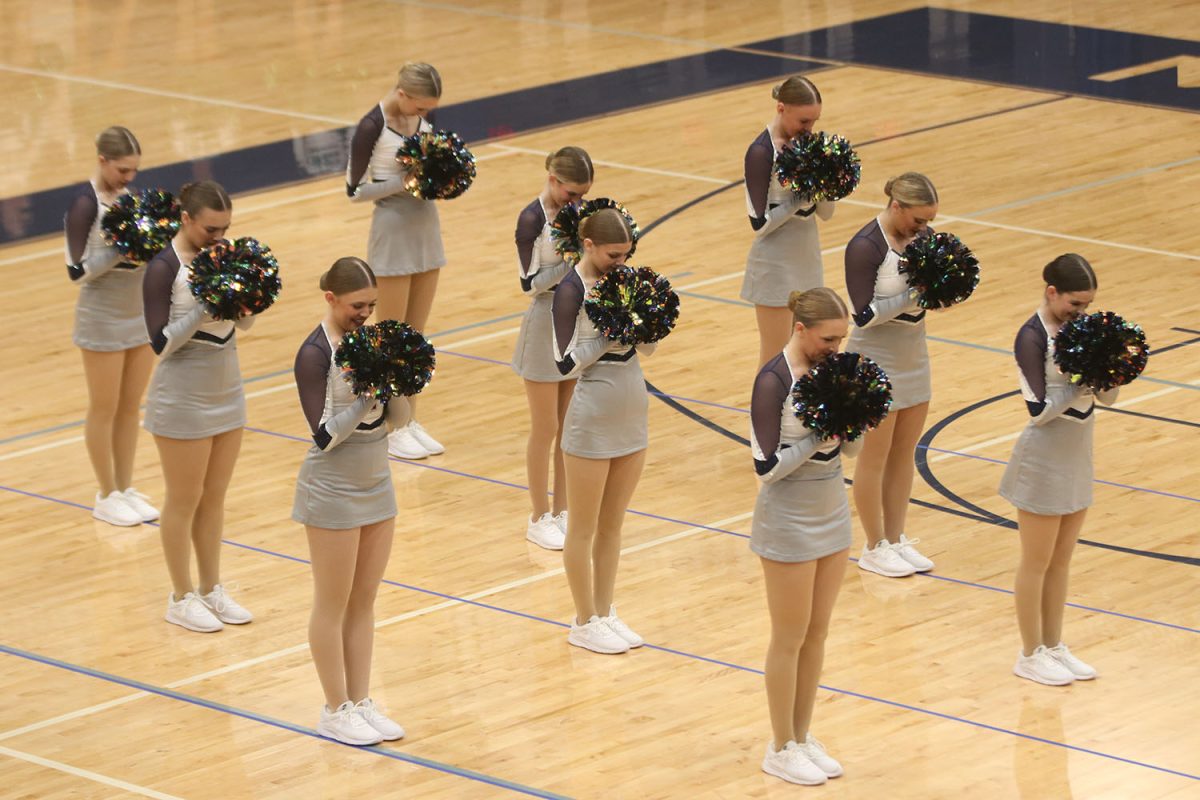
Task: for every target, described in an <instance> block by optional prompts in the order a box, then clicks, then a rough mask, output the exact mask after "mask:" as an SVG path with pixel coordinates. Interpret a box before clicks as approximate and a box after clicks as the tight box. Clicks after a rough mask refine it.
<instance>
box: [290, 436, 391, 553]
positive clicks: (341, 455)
mask: <svg viewBox="0 0 1200 800" xmlns="http://www.w3.org/2000/svg"><path fill="white" fill-rule="evenodd" d="M394 516H396V492H395V490H394V489H393V488H392V470H391V468H390V467H389V466H388V454H387V425H380V426H379V427H378V428H376V429H375V430H372V431H355V432H354V433H353V434H351V435H350V438H348V439H346V441H344V442H342V443H341V444H339V445H338V446H337V447H335V448H333V449H332V450H318V449H317V448H316V447H313V448H311V449H309V451H308V453H307V454H306V455H305V456H304V463H303V464H301V465H300V475H299V476H298V477H297V478H296V499H295V501H294V502H293V504H292V519H294V520H295V521H296V522H299V523H300V524H301V525H311V526H313V527H314V528H329V529H330V530H348V529H351V528H360V527H362V526H363V525H372V524H374V523H376V522H382V521H384V520H385V519H391V518H392V517H394Z"/></svg>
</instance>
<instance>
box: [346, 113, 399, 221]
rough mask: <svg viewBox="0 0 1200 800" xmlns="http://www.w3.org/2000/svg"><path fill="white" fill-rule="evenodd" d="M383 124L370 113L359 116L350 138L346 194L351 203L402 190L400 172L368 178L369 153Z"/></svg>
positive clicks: (387, 195)
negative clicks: (385, 177)
mask: <svg viewBox="0 0 1200 800" xmlns="http://www.w3.org/2000/svg"><path fill="white" fill-rule="evenodd" d="M382 132H383V126H382V123H381V121H380V120H379V119H377V118H376V117H375V116H374V115H367V116H366V117H363V118H362V120H361V121H360V122H359V123H358V127H357V128H355V129H354V137H353V138H352V139H351V140H350V163H349V165H348V166H347V167H346V196H347V197H349V198H350V202H351V203H369V202H373V201H375V200H380V199H382V198H384V197H390V196H392V195H394V194H399V193H400V192H403V191H404V180H405V177H406V176H404V175H397V176H395V177H392V178H388V179H387V180H383V181H372V180H370V176H369V175H367V169H368V167H370V165H371V153H372V152H374V150H375V142H376V140H378V139H379V134H380V133H382Z"/></svg>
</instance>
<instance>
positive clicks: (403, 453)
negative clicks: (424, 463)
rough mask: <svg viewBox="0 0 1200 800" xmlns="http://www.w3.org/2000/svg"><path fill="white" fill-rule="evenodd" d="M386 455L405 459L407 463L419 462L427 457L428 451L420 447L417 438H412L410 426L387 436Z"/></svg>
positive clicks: (398, 429)
mask: <svg viewBox="0 0 1200 800" xmlns="http://www.w3.org/2000/svg"><path fill="white" fill-rule="evenodd" d="M388 455H389V456H395V457H396V458H406V459H408V460H409V461H419V460H420V459H422V458H425V457H426V456H428V455H429V451H428V450H426V449H425V448H424V447H422V446H421V443H420V442H418V441H417V437H415V436H413V432H412V426H411V424H410V425H406V426H404V427H403V428H397V429H396V430H394V431H392V432H391V433H389V434H388Z"/></svg>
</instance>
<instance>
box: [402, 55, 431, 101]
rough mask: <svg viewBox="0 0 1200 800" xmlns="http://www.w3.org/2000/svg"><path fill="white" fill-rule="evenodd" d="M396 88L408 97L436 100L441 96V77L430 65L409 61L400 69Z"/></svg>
mask: <svg viewBox="0 0 1200 800" xmlns="http://www.w3.org/2000/svg"><path fill="white" fill-rule="evenodd" d="M396 88H397V89H400V90H401V91H403V92H404V93H405V94H406V95H408V96H409V97H432V98H434V99H435V100H436V99H437V98H439V97H441V96H442V76H441V75H439V74H438V71H437V70H436V69H434V68H433V66H432V65H431V64H426V63H424V62H422V61H409V62H407V63H406V64H405V65H404V66H402V67H401V68H400V75H399V77H398V78H396Z"/></svg>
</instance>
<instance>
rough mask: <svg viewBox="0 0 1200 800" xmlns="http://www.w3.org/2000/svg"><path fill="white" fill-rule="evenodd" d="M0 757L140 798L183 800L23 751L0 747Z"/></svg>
mask: <svg viewBox="0 0 1200 800" xmlns="http://www.w3.org/2000/svg"><path fill="white" fill-rule="evenodd" d="M0 755H5V756H8V757H10V758H16V759H20V760H21V761H28V762H29V763H30V764H37V765H38V766H39V767H48V768H49V769H53V770H57V771H59V772H65V773H66V774H68V775H74V776H75V777H77V778H83V779H84V780H89V781H92V782H93V783H102V784H104V785H105V786H111V787H113V788H114V789H124V790H125V791H127V792H132V793H133V794H137V795H141V796H142V797H152V798H154V799H155V800H183V798H182V797H178V796H176V795H173V794H165V793H164V792H159V791H156V790H154V789H150V788H148V787H145V786H139V785H138V784H136V783H129V782H128V781H123V780H120V779H118V778H111V777H109V776H108V775H101V774H100V773H99V772H92V771H91V770H87V769H83V768H82V767H76V766H74V765H72V764H66V763H64V762H62V761H55V760H53V759H50V758H42V757H41V756H35V755H34V754H33V753H26V752H24V751H23V750H13V749H12V748H11V747H0Z"/></svg>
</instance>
